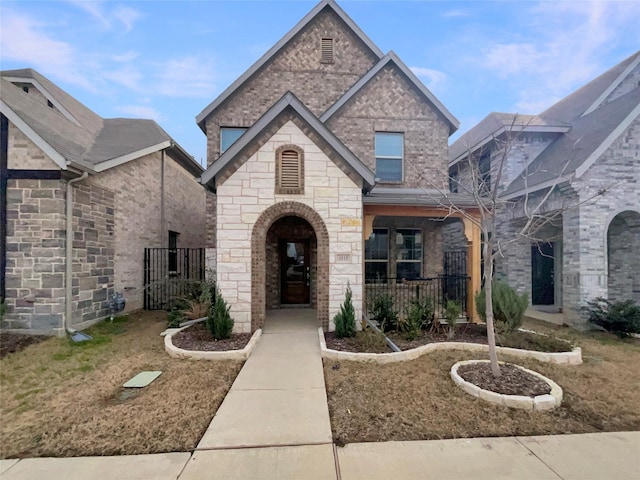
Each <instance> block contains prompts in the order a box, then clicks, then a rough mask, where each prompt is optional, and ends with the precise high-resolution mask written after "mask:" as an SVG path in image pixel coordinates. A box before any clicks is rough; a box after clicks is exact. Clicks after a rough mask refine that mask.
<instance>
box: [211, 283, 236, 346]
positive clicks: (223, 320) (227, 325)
mask: <svg viewBox="0 0 640 480" xmlns="http://www.w3.org/2000/svg"><path fill="white" fill-rule="evenodd" d="M230 308H231V306H229V305H227V302H226V301H225V299H224V298H223V296H222V294H221V293H220V291H219V290H218V289H216V292H215V297H214V302H213V305H212V306H211V308H210V309H209V315H208V316H207V328H208V329H209V331H210V332H211V335H212V336H213V338H215V339H216V340H223V339H225V338H230V337H231V332H232V331H233V318H231V315H230V314H229V309H230Z"/></svg>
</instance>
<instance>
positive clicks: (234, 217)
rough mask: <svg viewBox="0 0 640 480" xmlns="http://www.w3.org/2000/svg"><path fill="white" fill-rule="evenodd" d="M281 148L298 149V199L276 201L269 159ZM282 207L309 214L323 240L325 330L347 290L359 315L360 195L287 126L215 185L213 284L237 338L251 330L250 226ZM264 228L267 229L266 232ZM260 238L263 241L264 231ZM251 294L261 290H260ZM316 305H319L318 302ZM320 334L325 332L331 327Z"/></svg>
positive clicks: (293, 127)
mask: <svg viewBox="0 0 640 480" xmlns="http://www.w3.org/2000/svg"><path fill="white" fill-rule="evenodd" d="M285 144H293V145H297V146H299V147H300V148H302V149H303V151H304V158H305V166H304V172H305V180H304V182H305V183H304V184H305V191H304V194H302V195H276V194H275V168H276V160H275V152H276V149H277V148H278V147H279V146H281V145H285ZM287 201H288V202H295V203H296V204H302V205H305V206H308V207H310V209H312V210H313V211H315V212H316V213H317V215H319V218H321V221H322V222H323V224H324V226H325V227H326V231H327V232H328V247H329V248H328V257H329V258H328V259H324V260H326V261H328V269H329V271H328V272H327V280H328V288H329V291H328V298H327V299H326V300H327V301H328V318H327V319H325V320H326V321H327V323H329V322H328V320H329V319H332V318H333V316H334V315H335V314H336V313H337V312H338V310H339V306H340V304H341V303H342V301H343V300H344V290H345V288H346V285H347V282H348V283H349V284H350V285H351V288H352V290H353V303H354V305H355V307H356V314H357V315H358V317H359V316H360V314H361V312H362V309H361V307H362V261H363V255H362V192H361V188H360V186H358V185H357V184H355V183H354V182H353V181H352V180H351V179H350V178H349V177H348V176H347V175H346V174H345V173H344V172H343V171H342V170H341V169H340V168H339V167H338V166H337V165H336V164H335V163H333V162H332V161H331V160H330V159H329V158H328V157H327V155H326V154H325V153H324V152H323V151H322V150H321V149H320V148H318V147H317V146H316V145H315V144H314V142H313V141H311V140H310V139H309V137H308V136H307V135H305V134H304V133H303V132H302V130H300V128H298V127H297V126H296V125H295V124H294V123H293V122H287V123H286V124H285V125H284V126H283V127H282V128H280V129H279V131H278V132H277V133H276V134H275V135H273V136H272V137H271V138H270V139H269V140H268V141H267V142H266V143H264V144H263V145H262V146H261V147H260V148H259V149H258V151H257V152H256V153H254V154H253V155H252V156H251V157H250V158H249V159H248V160H247V161H246V162H245V163H244V164H242V165H241V166H240V167H239V168H238V169H237V170H236V171H235V172H234V173H233V174H232V175H231V176H230V177H229V178H228V179H227V180H226V181H225V182H224V183H223V184H222V185H218V193H217V223H218V230H217V278H218V282H219V285H220V289H221V292H222V294H223V295H224V297H225V299H226V300H227V301H228V302H229V304H230V305H231V314H232V316H233V317H234V319H235V321H236V325H235V330H236V331H249V330H251V326H252V318H251V312H252V292H251V288H252V275H254V274H255V273H256V272H252V232H253V229H254V225H255V224H256V222H257V221H258V219H259V217H260V216H261V214H263V213H264V212H265V211H266V210H267V209H269V207H272V206H273V205H276V204H278V203H280V202H287ZM294 215H295V214H294ZM281 216H284V215H281ZM307 220H308V219H307ZM343 220H344V221H343ZM270 226H271V225H266V229H267V230H268V229H269V227H270ZM262 233H263V234H264V235H266V233H267V231H266V230H265V231H264V232H262ZM315 233H316V235H320V233H321V232H318V231H317V229H316V232H315ZM318 242H320V239H318ZM318 248H319V249H320V244H319V245H318ZM337 254H345V255H346V256H347V258H348V260H346V261H342V262H338V261H337V260H338V259H337V258H336V256H337ZM318 255H319V256H320V254H319V253H318ZM265 260H266V261H267V262H273V261H277V259H272V258H268V259H265ZM319 260H320V259H319ZM319 268H320V267H319ZM318 275H319V276H320V273H318ZM320 286H321V285H319V287H320ZM255 287H256V288H258V289H265V284H264V283H262V284H260V285H256V286H255ZM263 298H264V296H263ZM321 300H322V299H321V298H318V302H320V301H321ZM263 305H264V303H263ZM327 327H329V328H330V329H332V328H333V325H327Z"/></svg>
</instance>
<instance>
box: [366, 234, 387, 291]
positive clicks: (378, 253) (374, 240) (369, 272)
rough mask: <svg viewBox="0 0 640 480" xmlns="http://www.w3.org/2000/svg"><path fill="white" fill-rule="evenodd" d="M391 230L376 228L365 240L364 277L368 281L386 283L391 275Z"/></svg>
mask: <svg viewBox="0 0 640 480" xmlns="http://www.w3.org/2000/svg"><path fill="white" fill-rule="evenodd" d="M388 272H389V230H387V229H386V228H374V229H373V233H371V236H370V237H369V238H368V239H367V240H366V241H365V242H364V278H365V282H367V283H386V282H387V277H388V276H389V273H388Z"/></svg>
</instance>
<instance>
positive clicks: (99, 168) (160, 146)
mask: <svg viewBox="0 0 640 480" xmlns="http://www.w3.org/2000/svg"><path fill="white" fill-rule="evenodd" d="M170 146H171V140H165V141H164V142H161V143H157V144H155V145H150V146H148V147H145V148H142V149H140V150H136V151H134V152H130V153H127V154H125V155H121V156H119V157H115V158H111V159H109V160H105V161H102V162H100V163H98V164H96V165H95V167H94V169H95V171H96V172H104V171H105V170H108V169H110V168H114V167H117V166H119V165H122V164H123V163H127V162H130V161H131V160H135V159H137V158H141V157H144V156H145V155H150V154H152V153H154V152H157V151H159V150H164V149H165V148H169V147H170Z"/></svg>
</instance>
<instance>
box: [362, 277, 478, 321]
mask: <svg viewBox="0 0 640 480" xmlns="http://www.w3.org/2000/svg"><path fill="white" fill-rule="evenodd" d="M468 283H469V277H467V276H466V275H440V276H437V277H432V278H420V279H416V280H398V279H395V278H386V279H376V280H375V281H370V282H366V283H365V285H364V295H365V312H366V313H367V314H368V315H371V313H372V308H373V306H374V304H375V302H376V300H377V299H379V298H380V297H385V296H386V297H389V298H391V299H392V300H393V309H394V310H395V311H397V312H401V313H402V312H407V310H408V308H409V306H410V305H411V303H412V302H415V301H420V302H423V301H425V300H426V299H431V302H432V305H433V306H434V314H435V317H436V318H445V316H444V310H445V308H446V305H447V300H454V301H456V302H458V303H459V304H460V305H461V306H462V311H463V315H464V316H468V315H467V288H468Z"/></svg>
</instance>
